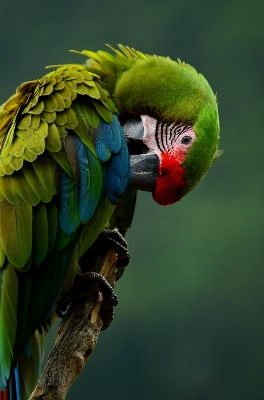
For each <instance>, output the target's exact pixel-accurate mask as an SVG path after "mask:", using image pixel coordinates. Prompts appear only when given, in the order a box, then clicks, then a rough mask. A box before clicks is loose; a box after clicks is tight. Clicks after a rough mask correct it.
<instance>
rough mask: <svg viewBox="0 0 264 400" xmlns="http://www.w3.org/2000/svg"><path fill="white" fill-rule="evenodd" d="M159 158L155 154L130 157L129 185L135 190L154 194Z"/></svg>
mask: <svg viewBox="0 0 264 400" xmlns="http://www.w3.org/2000/svg"><path fill="white" fill-rule="evenodd" d="M158 166H159V158H158V156H156V154H153V153H147V154H137V155H133V156H130V168H131V171H132V178H131V182H130V185H131V186H132V187H134V188H135V189H139V190H145V191H147V192H154V191H155V188H156V182H157V178H158Z"/></svg>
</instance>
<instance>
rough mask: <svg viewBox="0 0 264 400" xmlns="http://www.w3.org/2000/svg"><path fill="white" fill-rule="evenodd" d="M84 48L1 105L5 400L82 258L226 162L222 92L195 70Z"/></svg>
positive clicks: (25, 391)
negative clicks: (139, 205) (139, 208)
mask: <svg viewBox="0 0 264 400" xmlns="http://www.w3.org/2000/svg"><path fill="white" fill-rule="evenodd" d="M108 48H109V49H110V50H108V51H102V50H99V51H97V52H95V51H88V50H83V51H80V52H76V53H78V54H82V55H83V56H85V57H86V58H87V60H86V62H84V63H83V64H78V63H76V64H60V65H54V66H51V67H52V68H53V70H52V71H51V72H49V73H47V74H46V75H44V76H43V77H42V78H41V79H36V80H32V81H29V82H25V83H23V84H21V85H20V86H19V87H18V88H17V90H16V93H15V94H14V95H13V96H11V97H10V98H9V99H8V100H7V101H6V102H5V103H4V104H3V105H2V106H1V107H0V400H8V399H9V400H24V399H27V398H28V397H29V396H30V394H31V392H32V390H33V389H34V387H35V384H36V382H37V379H38V377H39V374H40V372H41V360H42V354H43V343H44V336H45V334H46V333H47V332H48V330H49V329H50V325H51V324H52V315H53V314H54V310H55V308H56V304H57V303H58V301H59V298H60V296H61V295H62V294H63V293H67V292H68V291H69V290H70V288H71V286H72V284H73V282H74V279H75V277H76V276H77V275H78V274H80V273H81V267H80V260H81V259H82V257H85V255H87V254H89V249H91V247H92V246H93V244H94V243H95V242H96V240H97V239H98V237H99V236H100V234H101V233H102V232H103V231H104V229H106V228H110V229H116V230H118V231H119V232H120V233H121V234H122V235H125V233H126V231H127V229H128V228H129V227H130V225H131V223H132V219H133V214H134V209H135V203H136V193H137V190H145V191H148V192H151V193H152V197H153V199H154V201H156V202H157V203H158V204H160V205H163V206H165V205H169V204H173V203H175V202H177V201H179V200H181V199H182V198H183V197H184V196H185V195H186V194H187V193H188V192H190V191H191V190H192V189H193V188H194V187H195V185H196V184H197V183H198V182H199V181H200V180H201V179H202V178H203V177H204V175H205V174H206V172H207V171H208V169H209V167H210V166H211V165H212V163H213V162H214V161H215V160H216V159H217V158H218V157H219V155H220V154H221V152H220V151H219V150H218V142H219V131H220V128H219V117H218V105H217V99H216V95H215V94H214V93H213V91H212V89H211V87H210V85H209V83H208V82H207V80H206V79H205V78H204V76H203V75H201V74H200V73H198V72H197V71H196V69H194V68H193V67H192V66H190V65H189V64H187V63H185V62H183V61H181V60H177V61H173V60H172V59H171V58H169V57H164V56H157V55H148V54H145V53H142V52H140V51H137V50H135V49H134V48H131V47H128V46H123V45H118V49H115V48H113V47H111V46H109V45H108Z"/></svg>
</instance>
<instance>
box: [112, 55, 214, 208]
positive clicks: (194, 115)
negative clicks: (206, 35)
mask: <svg viewBox="0 0 264 400" xmlns="http://www.w3.org/2000/svg"><path fill="white" fill-rule="evenodd" d="M113 95H114V99H115V104H116V106H117V108H118V111H119V113H120V116H121V117H122V119H123V121H124V122H123V130H124V133H125V136H126V138H127V143H128V148H129V151H130V157H131V169H132V172H133V175H132V181H131V184H132V185H133V186H134V187H135V188H137V189H141V190H148V191H151V192H152V193H153V198H154V200H155V201H156V202H157V203H159V204H161V205H167V204H172V203H175V202H176V201H179V200H180V199H181V198H182V197H183V196H185V195H186V194H187V193H188V192H189V191H190V190H192V189H193V188H194V186H195V185H196V184H197V183H198V182H199V181H200V180H201V179H202V178H203V177H204V175H205V174H206V172H207V170H208V169H209V167H210V165H211V164H212V163H213V161H214V160H215V158H216V157H217V155H218V150H217V146H218V141H219V121H218V111H217V102H216V97H215V95H214V94H213V92H212V90H211V88H210V86H209V84H208V82H207V81H206V79H205V78H204V77H203V76H202V75H201V74H198V73H197V71H196V70H195V69H194V68H193V67H191V66H190V65H188V64H185V63H183V62H181V61H178V62H175V61H172V60H171V59H169V58H164V57H157V56H152V57H151V56H149V57H148V58H147V59H145V60H137V62H135V63H134V64H133V65H132V66H131V67H130V68H129V69H128V70H126V71H125V72H123V73H122V74H120V78H119V79H118V80H117V83H116V87H115V91H114V94H113Z"/></svg>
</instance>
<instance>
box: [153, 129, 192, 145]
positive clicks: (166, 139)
mask: <svg viewBox="0 0 264 400" xmlns="http://www.w3.org/2000/svg"><path fill="white" fill-rule="evenodd" d="M190 129H192V127H191V126H190V125H185V124H182V123H180V124H177V123H170V122H168V121H163V122H159V121H157V124H156V129H155V140H156V143H157V147H158V148H159V150H160V151H161V152H164V151H166V150H169V151H170V150H172V149H173V147H174V146H173V145H174V143H175V142H176V140H177V138H178V137H179V136H180V135H182V134H183V133H184V132H187V131H189V130H190Z"/></svg>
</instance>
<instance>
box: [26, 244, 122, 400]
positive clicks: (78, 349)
mask: <svg viewBox="0 0 264 400" xmlns="http://www.w3.org/2000/svg"><path fill="white" fill-rule="evenodd" d="M116 261H117V255H116V253H115V252H114V251H113V250H109V251H108V253H107V255H106V256H105V260H104V262H103V263H102V262H101V263H100V265H102V267H101V268H100V271H97V272H100V273H101V274H102V275H103V276H104V277H105V278H106V279H107V281H108V282H109V283H110V285H111V286H112V287H113V288H114V285H115V279H116V274H115V269H116ZM97 297H98V298H97V299H95V300H91V299H88V300H86V301H84V302H82V303H81V304H77V305H76V304H74V305H71V306H70V307H69V309H68V311H67V313H66V315H65V316H64V318H63V319H62V321H61V323H60V325H59V329H58V333H57V337H56V341H55V345H54V347H53V350H52V352H51V354H50V356H49V358H48V362H47V364H46V366H45V368H44V370H43V372H42V374H41V376H40V379H39V381H38V384H37V386H36V388H35V389H34V391H33V393H32V394H31V396H30V398H29V400H63V399H65V397H66V395H67V393H68V391H69V389H70V387H71V385H72V384H73V382H74V380H75V379H76V378H77V376H78V375H79V373H80V372H81V371H82V369H83V367H84V366H85V364H86V362H87V361H88V359H89V357H90V355H91V354H92V352H93V350H94V348H95V346H96V343H97V340H98V336H99V334H100V331H101V328H102V319H101V318H100V316H99V310H100V306H101V303H102V295H101V293H99V295H98V296H97Z"/></svg>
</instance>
